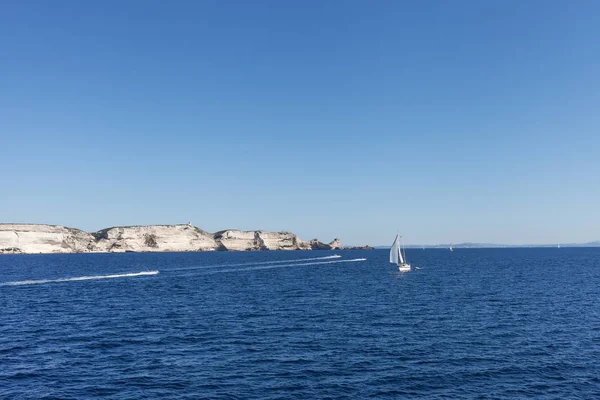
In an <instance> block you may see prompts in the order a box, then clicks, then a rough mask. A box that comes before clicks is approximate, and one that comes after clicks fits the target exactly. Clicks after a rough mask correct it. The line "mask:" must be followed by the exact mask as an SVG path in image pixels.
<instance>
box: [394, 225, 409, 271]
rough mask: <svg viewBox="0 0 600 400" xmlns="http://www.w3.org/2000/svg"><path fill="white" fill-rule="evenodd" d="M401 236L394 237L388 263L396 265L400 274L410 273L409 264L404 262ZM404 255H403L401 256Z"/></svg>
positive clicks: (404, 256)
mask: <svg viewBox="0 0 600 400" xmlns="http://www.w3.org/2000/svg"><path fill="white" fill-rule="evenodd" d="M401 240H402V236H400V235H399V234H398V235H396V239H394V243H393V244H392V248H391V249H390V263H392V264H396V265H397V266H398V270H399V271H400V272H407V271H410V264H409V263H407V262H406V252H405V251H404V246H401V244H400V241H401ZM403 253H404V254H403Z"/></svg>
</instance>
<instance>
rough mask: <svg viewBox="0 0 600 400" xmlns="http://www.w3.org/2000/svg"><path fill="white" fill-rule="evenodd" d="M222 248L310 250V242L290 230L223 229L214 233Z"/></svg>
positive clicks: (239, 249) (237, 249)
mask: <svg viewBox="0 0 600 400" xmlns="http://www.w3.org/2000/svg"><path fill="white" fill-rule="evenodd" d="M214 238H215V240H216V241H217V242H218V243H220V244H221V249H222V250H234V251H243V250H311V247H310V244H309V243H306V242H304V241H302V240H301V239H300V238H299V237H298V236H297V235H295V234H293V233H290V232H263V231H238V230H233V229H229V230H225V231H220V232H217V233H215V234H214Z"/></svg>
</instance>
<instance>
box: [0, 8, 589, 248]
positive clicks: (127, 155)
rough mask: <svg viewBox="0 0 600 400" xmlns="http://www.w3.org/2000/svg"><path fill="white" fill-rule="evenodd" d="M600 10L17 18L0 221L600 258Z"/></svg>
mask: <svg viewBox="0 0 600 400" xmlns="http://www.w3.org/2000/svg"><path fill="white" fill-rule="evenodd" d="M598 37H600V2H596V1H583V0H582V1H577V2H568V1H552V2H548V1H527V2H519V1H506V2H480V1H454V2H448V1H440V2H437V1H422V2H421V1H418V2H404V1H285V2H282V1H275V0H273V1H252V2H250V1H174V2H165V1H145V0H144V1H141V0H140V1H102V2H82V1H56V2H48V1H13V2H4V3H3V4H2V5H1V12H0V49H1V54H0V159H1V160H2V166H3V168H2V169H3V172H2V178H3V182H2V185H1V189H0V221H3V222H33V223H51V224H62V225H67V226H74V227H79V228H82V229H86V230H97V229H100V228H103V227H107V226H113V225H130V224H164V223H185V222H188V221H191V222H192V223H194V224H195V225H197V226H199V227H201V228H203V229H206V230H208V231H216V230H220V229H225V228H239V229H264V230H290V231H293V232H296V233H298V234H299V235H300V236H301V237H302V238H304V239H310V238H312V237H319V238H320V239H322V240H326V241H327V240H331V239H333V238H334V237H339V238H341V239H342V241H343V242H344V243H346V244H364V243H368V244H376V245H379V244H389V243H388V242H391V241H392V240H393V236H394V235H395V233H396V231H400V232H402V233H403V234H404V236H405V237H406V240H407V242H408V243H425V244H433V243H447V242H454V243H457V242H462V241H477V242H496V243H511V244H512V243H557V242H562V243H564V242H581V241H589V240H597V239H600V212H599V209H598V208H599V206H598V205H599V204H600V179H599V178H600V130H599V128H600V112H599V111H598V110H599V109H600V72H599V71H600V41H599V40H598Z"/></svg>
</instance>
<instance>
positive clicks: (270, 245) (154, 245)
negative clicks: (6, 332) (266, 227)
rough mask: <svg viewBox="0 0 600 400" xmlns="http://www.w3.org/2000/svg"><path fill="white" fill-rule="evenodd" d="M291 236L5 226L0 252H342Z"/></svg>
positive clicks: (189, 228) (182, 228)
mask: <svg viewBox="0 0 600 400" xmlns="http://www.w3.org/2000/svg"><path fill="white" fill-rule="evenodd" d="M340 248H341V245H340V242H339V240H338V239H335V240H334V241H333V242H331V243H329V244H325V243H322V242H320V241H318V240H317V239H313V240H311V241H310V242H305V241H303V240H302V239H300V238H299V237H298V236H297V235H295V234H293V233H290V232H265V231H239V230H233V229H231V230H224V231H220V232H217V233H214V234H212V233H208V232H205V231H203V230H202V229H200V228H197V227H195V226H193V225H191V224H185V225H148V226H117V227H112V228H106V229H103V230H100V231H98V232H94V233H91V234H90V233H87V232H84V231H81V230H79V229H73V228H66V227H63V226H57V225H35V224H0V254H2V253H11V254H20V253H87V252H181V251H215V250H224V251H249V250H336V249H340Z"/></svg>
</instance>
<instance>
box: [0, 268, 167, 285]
mask: <svg viewBox="0 0 600 400" xmlns="http://www.w3.org/2000/svg"><path fill="white" fill-rule="evenodd" d="M156 274H158V271H142V272H134V273H130V274H115V275H94V276H77V277H74V278H59V279H41V280H32V281H17V282H4V283H0V286H21V285H40V284H42V283H56V282H74V281H90V280H96V279H114V278H128V277H131V276H143V275H156Z"/></svg>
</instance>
